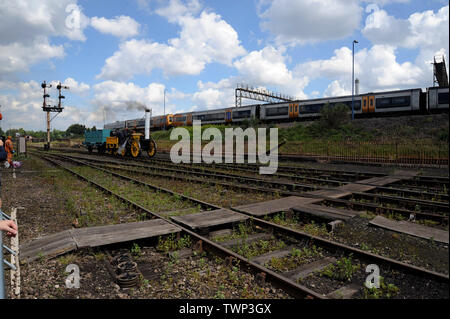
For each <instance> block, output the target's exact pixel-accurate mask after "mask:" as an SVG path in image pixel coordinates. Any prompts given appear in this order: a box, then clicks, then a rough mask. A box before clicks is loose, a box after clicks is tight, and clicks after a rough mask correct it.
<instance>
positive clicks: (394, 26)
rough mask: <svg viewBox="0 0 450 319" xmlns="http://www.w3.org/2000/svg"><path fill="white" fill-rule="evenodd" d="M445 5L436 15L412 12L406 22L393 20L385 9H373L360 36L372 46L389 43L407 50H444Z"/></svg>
mask: <svg viewBox="0 0 450 319" xmlns="http://www.w3.org/2000/svg"><path fill="white" fill-rule="evenodd" d="M448 8H449V7H448V6H445V7H442V8H441V9H440V10H439V11H438V12H436V13H434V12H433V11H431V10H428V11H424V12H416V13H414V14H412V15H411V16H410V17H409V18H408V19H397V18H395V17H393V16H390V15H389V14H388V13H387V12H386V11H385V10H380V9H378V10H377V9H376V8H373V9H374V10H371V11H370V12H372V13H371V14H370V15H369V16H368V17H367V19H366V24H365V27H364V29H363V30H362V33H363V35H364V36H365V37H367V38H368V39H369V40H370V41H372V42H373V43H375V44H389V45H394V46H399V47H405V48H408V49H414V48H418V47H423V48H429V47H432V48H434V49H440V47H441V46H447V47H448V37H449V32H448V25H449V18H448V14H449V11H448Z"/></svg>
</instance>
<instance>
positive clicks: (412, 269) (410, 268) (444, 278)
mask: <svg viewBox="0 0 450 319" xmlns="http://www.w3.org/2000/svg"><path fill="white" fill-rule="evenodd" d="M62 157H63V158H64V156H62ZM67 159H68V160H69V161H73V162H74V163H76V162H78V163H79V164H82V165H86V166H89V167H91V168H94V169H97V170H101V171H103V172H105V173H107V174H111V175H113V176H116V177H119V178H121V179H125V180H129V181H133V182H134V183H138V184H141V185H143V186H148V187H152V188H155V189H158V188H159V187H158V186H155V185H151V184H148V183H145V182H142V181H139V180H136V179H133V178H130V177H127V176H124V175H121V174H118V173H115V172H111V171H108V170H105V169H101V168H100V169H99V168H96V167H95V166H93V165H91V164H88V163H83V162H81V161H74V160H72V159H70V158H67ZM161 190H162V191H164V192H169V193H171V194H177V193H175V192H173V191H171V190H167V189H165V188H161ZM181 196H183V197H184V195H181ZM232 210H234V211H236V212H238V213H241V214H244V215H246V216H249V217H250V218H251V220H252V221H253V222H256V223H257V224H258V225H265V226H268V227H270V229H272V230H274V231H276V232H278V233H280V234H284V235H288V236H292V237H294V238H299V239H305V238H307V239H309V240H313V241H316V242H319V243H321V244H323V245H324V246H326V247H331V248H332V249H341V250H344V251H346V252H347V253H349V254H350V253H351V254H354V255H357V256H360V257H361V258H367V259H369V260H374V261H378V262H381V263H388V264H389V265H390V266H392V267H394V268H397V269H401V270H404V271H406V272H409V273H413V274H417V275H421V276H424V277H426V278H431V279H433V280H437V281H439V282H445V283H447V284H448V283H449V276H448V275H445V274H442V273H438V272H435V271H431V270H427V269H424V268H422V267H418V266H414V265H410V264H406V263H404V262H401V261H398V260H395V259H392V258H388V257H384V256H381V255H377V254H373V253H369V252H366V251H363V250H360V249H357V248H354V247H351V246H348V245H345V244H341V243H337V242H334V241H330V240H327V239H324V238H321V237H317V236H313V235H310V234H307V233H304V232H301V231H298V230H294V229H291V228H288V227H284V226H280V225H277V224H274V223H271V222H268V221H265V220H263V219H260V218H256V217H254V216H252V215H250V214H248V213H245V212H242V211H239V210H237V209H235V208H232ZM163 219H164V220H166V219H165V218H163ZM171 223H172V224H173V225H176V226H178V227H180V225H178V224H176V223H173V222H171ZM181 228H183V229H185V228H184V227H181ZM191 233H193V232H191ZM193 234H195V235H196V236H200V235H197V234H196V233H193ZM200 237H201V236H200ZM212 243H213V244H214V245H215V246H218V247H219V248H220V249H222V248H223V247H221V246H220V245H217V244H215V243H214V242H212ZM230 252H231V251H230ZM235 255H236V256H239V257H240V258H239V259H240V260H241V259H242V257H241V256H240V255H238V254H235ZM243 259H244V260H245V261H246V263H248V264H250V265H251V266H258V267H260V268H264V267H261V266H260V265H258V264H256V263H252V262H251V261H249V260H247V259H245V258H243ZM273 274H275V275H278V274H277V273H274V272H273ZM278 276H279V277H281V278H284V277H283V276H280V275H278ZM288 281H289V280H288ZM302 287H303V286H302ZM320 297H323V296H320Z"/></svg>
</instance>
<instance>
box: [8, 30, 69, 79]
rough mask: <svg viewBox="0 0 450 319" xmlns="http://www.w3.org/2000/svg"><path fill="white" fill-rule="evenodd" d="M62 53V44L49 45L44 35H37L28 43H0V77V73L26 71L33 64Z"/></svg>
mask: <svg viewBox="0 0 450 319" xmlns="http://www.w3.org/2000/svg"><path fill="white" fill-rule="evenodd" d="M64 55H65V54H64V47H63V46H61V45H58V46H54V45H51V44H50V43H49V42H48V39H47V38H45V37H37V38H36V39H35V40H34V41H33V42H30V43H21V42H13V43H9V44H0V78H1V77H2V75H1V74H3V75H4V74H12V73H15V72H24V71H28V69H29V67H30V66H31V65H33V64H36V63H38V62H41V61H44V60H48V59H53V58H62V57H64Z"/></svg>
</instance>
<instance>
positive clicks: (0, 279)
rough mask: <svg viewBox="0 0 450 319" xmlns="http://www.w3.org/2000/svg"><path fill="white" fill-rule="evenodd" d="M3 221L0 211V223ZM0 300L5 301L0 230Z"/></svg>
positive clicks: (1, 235) (1, 233) (0, 234)
mask: <svg viewBox="0 0 450 319" xmlns="http://www.w3.org/2000/svg"><path fill="white" fill-rule="evenodd" d="M2 220H3V212H2V211H1V210H0V221H2ZM0 299H5V271H4V268H3V232H2V231H1V230H0Z"/></svg>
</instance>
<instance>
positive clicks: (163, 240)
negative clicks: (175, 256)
mask: <svg viewBox="0 0 450 319" xmlns="http://www.w3.org/2000/svg"><path fill="white" fill-rule="evenodd" d="M191 246H192V241H191V237H190V236H188V235H185V236H183V237H181V238H179V239H177V238H176V236H175V234H171V235H169V236H166V237H159V239H158V245H157V246H156V249H158V250H159V251H164V252H169V251H175V250H180V249H183V248H188V247H191Z"/></svg>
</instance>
